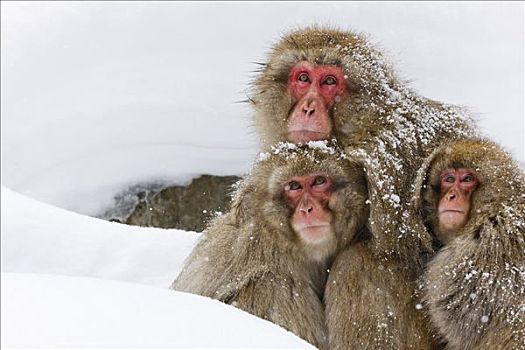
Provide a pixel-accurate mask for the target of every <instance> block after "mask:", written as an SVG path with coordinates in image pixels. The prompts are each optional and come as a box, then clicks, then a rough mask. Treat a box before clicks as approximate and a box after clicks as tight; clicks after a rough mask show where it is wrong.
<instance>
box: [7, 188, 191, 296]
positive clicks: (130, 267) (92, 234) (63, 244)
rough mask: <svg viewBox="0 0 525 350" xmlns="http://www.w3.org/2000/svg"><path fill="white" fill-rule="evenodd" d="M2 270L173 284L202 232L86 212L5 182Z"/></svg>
mask: <svg viewBox="0 0 525 350" xmlns="http://www.w3.org/2000/svg"><path fill="white" fill-rule="evenodd" d="M1 196H2V222H1V227H2V263H3V265H2V270H3V271H5V272H33V273H46V274H59V275H71V276H91V277H100V278H105V279H113V280H119V281H129V282H137V283H142V284H148V285H153V286H158V287H162V288H168V287H169V285H170V284H171V282H172V281H173V280H174V279H175V277H176V276H177V275H178V273H179V272H180V270H181V268H182V263H183V261H184V259H185V258H186V256H188V255H189V253H190V252H191V249H192V247H193V245H194V244H195V242H196V240H197V238H198V237H199V234H197V233H194V232H185V231H180V230H165V229H156V228H144V227H137V226H129V225H123V224H118V223H113V222H108V221H103V220H100V219H96V218H92V217H88V216H83V215H80V214H76V213H73V212H69V211H66V210H64V209H60V208H57V207H53V206H51V205H49V204H45V203H42V202H38V201H36V200H34V199H31V198H28V197H25V196H23V195H20V194H18V193H16V192H14V191H11V190H9V189H7V188H5V187H2V193H1Z"/></svg>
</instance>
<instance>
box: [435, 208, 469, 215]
mask: <svg viewBox="0 0 525 350" xmlns="http://www.w3.org/2000/svg"><path fill="white" fill-rule="evenodd" d="M448 213H456V214H465V212H464V211H461V210H454V209H446V210H442V211H440V212H439V215H441V214H448Z"/></svg>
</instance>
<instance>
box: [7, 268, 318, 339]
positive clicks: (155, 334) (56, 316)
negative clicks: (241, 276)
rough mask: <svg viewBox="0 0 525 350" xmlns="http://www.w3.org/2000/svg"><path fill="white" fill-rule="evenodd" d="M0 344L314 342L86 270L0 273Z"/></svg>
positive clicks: (222, 308) (201, 302) (211, 304)
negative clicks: (55, 273) (75, 273)
mask: <svg viewBox="0 0 525 350" xmlns="http://www.w3.org/2000/svg"><path fill="white" fill-rule="evenodd" d="M4 299H6V300H8V301H9V302H8V303H3V302H2V310H1V314H2V349H6V348H19V347H30V348H43V347H51V348H66V349H72V348H82V347H83V348H85V347H88V348H100V347H103V348H117V347H118V348H143V349H151V348H186V349H188V348H192V349H195V348H214V349H219V348H221V349H225V348H229V349H232V348H237V349H238V348H244V349H248V348H249V349H260V348H265V349H269V348H272V349H275V348H281V349H284V348H286V349H315V348H314V347H313V346H312V345H310V344H308V343H307V342H306V341H304V340H302V339H300V338H298V337H296V336H295V335H294V334H293V333H290V332H288V331H286V330H285V329H283V328H280V327H277V326H275V325H274V324H273V323H270V322H268V321H265V320H263V319H260V318H257V317H255V316H253V315H251V314H248V313H247V312H244V311H242V310H239V309H236V308H234V307H233V306H230V305H226V304H223V303H220V302H218V301H216V300H212V299H209V298H204V297H201V296H197V295H192V294H187V293H179V292H174V291H170V290H163V289H159V288H153V287H146V286H140V285H136V284H132V283H124V282H111V281H104V280H99V279H95V278H87V277H64V276H51V275H32V274H19V273H4V274H2V300H4Z"/></svg>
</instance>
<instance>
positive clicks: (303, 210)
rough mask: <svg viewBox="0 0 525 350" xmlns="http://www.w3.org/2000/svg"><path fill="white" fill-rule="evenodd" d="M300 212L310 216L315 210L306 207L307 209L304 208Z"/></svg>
mask: <svg viewBox="0 0 525 350" xmlns="http://www.w3.org/2000/svg"><path fill="white" fill-rule="evenodd" d="M300 210H301V212H302V213H304V214H306V215H308V214H310V213H311V212H312V211H313V210H314V208H313V207H312V206H306V207H302V208H301V209H300Z"/></svg>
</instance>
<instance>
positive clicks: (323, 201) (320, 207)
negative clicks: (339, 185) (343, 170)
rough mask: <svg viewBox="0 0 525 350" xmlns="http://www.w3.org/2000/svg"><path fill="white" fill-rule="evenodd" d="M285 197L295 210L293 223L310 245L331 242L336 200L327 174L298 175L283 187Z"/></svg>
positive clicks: (294, 227) (299, 234) (296, 231)
mask: <svg viewBox="0 0 525 350" xmlns="http://www.w3.org/2000/svg"><path fill="white" fill-rule="evenodd" d="M283 195H284V197H285V198H286V200H287V202H288V204H289V205H290V206H291V207H292V208H293V210H294V211H293V215H292V218H291V224H292V227H293V229H294V231H295V233H296V234H297V235H298V236H299V237H300V238H301V239H302V240H303V241H304V242H305V243H308V244H318V243H321V242H323V241H325V240H326V239H331V238H332V235H333V232H332V218H333V215H332V211H331V210H330V208H329V207H328V204H329V202H330V200H335V192H334V191H333V186H332V180H331V179H330V178H329V177H328V176H325V175H309V176H297V177H293V178H292V179H290V180H289V181H288V182H286V184H285V185H284V186H283Z"/></svg>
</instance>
